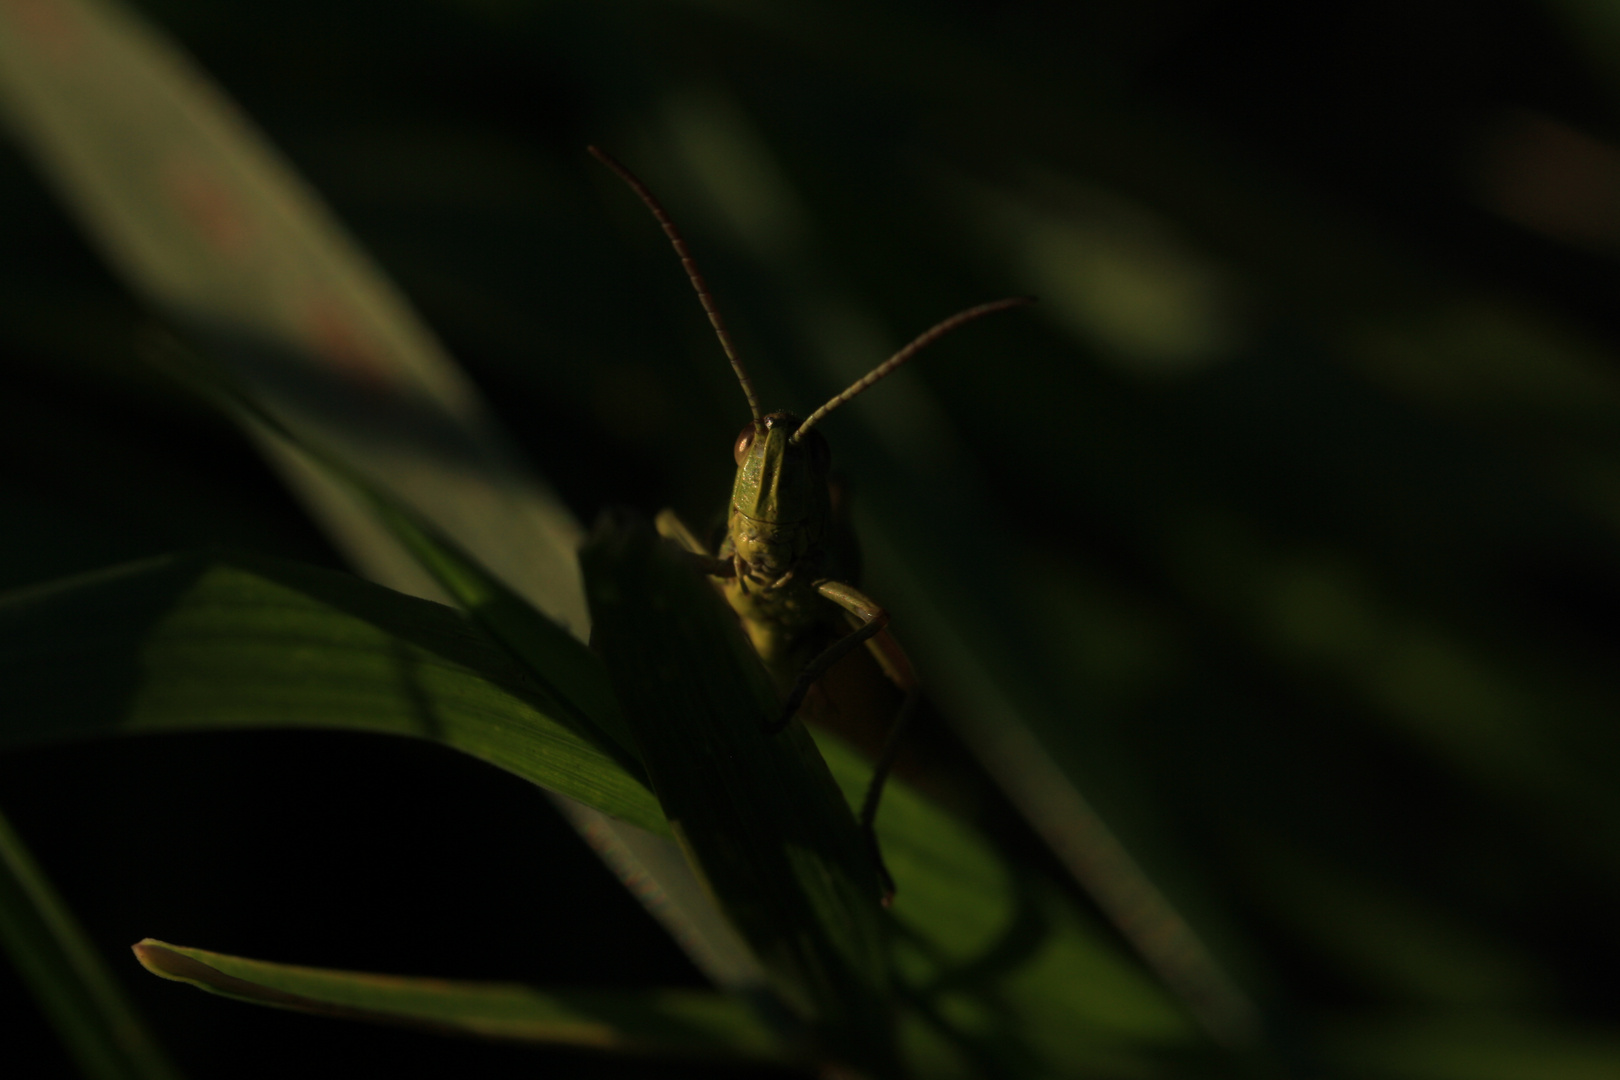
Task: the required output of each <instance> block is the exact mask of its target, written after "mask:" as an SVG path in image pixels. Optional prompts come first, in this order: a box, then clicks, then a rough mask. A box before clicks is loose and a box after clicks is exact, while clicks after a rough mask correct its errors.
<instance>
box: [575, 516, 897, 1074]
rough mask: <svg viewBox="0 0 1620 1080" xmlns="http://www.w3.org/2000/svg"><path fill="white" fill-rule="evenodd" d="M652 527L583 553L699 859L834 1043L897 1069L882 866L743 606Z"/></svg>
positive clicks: (653, 753) (787, 994)
mask: <svg viewBox="0 0 1620 1080" xmlns="http://www.w3.org/2000/svg"><path fill="white" fill-rule="evenodd" d="M682 555H683V553H681V552H678V551H676V550H675V549H674V548H673V547H671V546H670V545H667V544H665V543H664V542H663V541H661V540H660V539H659V538H658V537H657V535H656V534H655V533H654V532H653V530H652V528H651V526H650V525H648V524H647V523H646V522H636V523H621V522H613V521H604V523H603V525H602V527H601V528H600V529H599V530H598V532H597V534H596V535H594V536H593V537H592V539H591V541H590V542H589V543H588V544H587V545H586V547H585V549H584V551H583V552H582V553H581V561H582V564H583V566H584V569H585V576H586V582H587V588H588V592H589V596H590V601H591V613H592V615H593V617H594V620H595V625H596V632H595V642H596V646H597V648H599V649H600V650H601V652H602V655H603V657H604V658H605V659H606V661H607V665H608V670H609V671H610V672H612V674H613V684H614V689H615V690H616V692H617V693H618V694H619V697H620V700H621V701H622V703H623V705H624V709H625V716H626V718H627V719H628V721H629V723H630V725H631V728H632V730H633V731H634V732H635V737H636V741H637V743H638V745H639V746H640V748H641V754H642V759H643V761H644V762H645V764H646V766H647V772H648V775H649V776H651V777H652V781H653V787H654V790H656V791H657V792H658V798H659V801H660V803H662V804H663V806H664V812H665V813H666V814H667V815H668V816H669V820H670V825H671V827H672V828H673V829H674V831H675V835H676V838H677V839H678V840H679V841H680V843H681V846H682V847H683V848H684V849H685V850H686V852H687V857H688V858H689V859H690V860H691V861H692V864H693V866H694V867H695V868H696V869H697V870H698V872H699V874H700V876H701V877H702V879H703V880H704V881H705V882H706V883H707V884H708V887H709V888H710V889H711V890H712V891H713V893H714V895H715V897H716V898H717V899H718V900H719V902H720V905H721V907H722V908H723V909H724V910H725V911H726V913H727V915H728V916H729V917H730V919H731V921H732V922H733V924H734V925H735V926H736V927H737V929H738V930H739V931H740V932H741V933H742V935H743V937H744V938H745V939H746V940H747V941H748V942H749V944H750V945H752V946H753V948H754V951H755V952H756V953H757V954H758V955H759V957H760V959H761V961H763V963H764V964H765V967H766V969H767V970H768V971H769V972H770V973H771V975H772V976H773V980H772V985H773V986H774V987H775V989H776V990H777V992H778V993H779V994H781V996H782V997H783V998H784V999H785V1000H787V1001H788V1002H789V1003H790V1004H791V1005H792V1007H793V1008H794V1009H795V1010H796V1011H798V1012H799V1013H800V1015H802V1016H805V1017H806V1018H809V1019H813V1020H814V1021H815V1022H816V1023H817V1025H818V1028H819V1030H820V1031H821V1033H822V1035H823V1037H824V1038H825V1039H826V1040H827V1042H828V1044H829V1050H830V1052H831V1053H832V1054H834V1055H835V1056H836V1057H841V1058H845V1059H847V1060H849V1061H852V1062H854V1063H858V1064H860V1065H862V1066H864V1067H867V1068H874V1069H878V1070H879V1071H881V1072H883V1073H884V1074H892V1073H893V1072H895V1070H896V1066H895V1064H894V1056H893V1055H894V1049H893V1045H892V1040H893V1029H892V1023H893V1015H892V1008H891V1005H890V1002H889V997H888V981H889V973H888V967H887V963H886V957H885V955H884V946H883V933H882V920H881V910H880V908H879V905H878V895H879V891H880V890H879V885H878V879H877V872H876V867H875V866H874V864H873V862H872V859H871V856H870V853H869V852H868V851H867V850H866V847H865V845H864V844H863V843H862V841H861V836H860V833H859V830H858V829H857V827H856V825H855V818H854V815H853V814H852V813H851V811H850V808H849V804H848V803H847V802H846V801H845V800H844V798H843V796H842V794H841V793H840V791H839V790H838V788H837V786H836V785H835V784H834V783H833V780H832V777H831V776H830V775H829V774H828V772H827V766H826V764H825V763H824V762H823V761H822V759H821V755H820V753H819V752H818V751H817V750H816V747H815V744H814V743H813V742H812V741H811V740H810V737H809V735H808V733H807V732H806V731H805V729H804V727H803V726H802V725H801V724H798V723H793V724H790V725H789V727H788V728H787V729H786V730H785V731H784V732H782V733H780V734H776V735H768V734H766V732H765V728H766V727H767V726H768V725H769V724H770V722H771V720H772V718H773V717H774V715H775V713H776V712H777V710H778V709H779V705H778V698H777V695H776V691H775V689H774V688H773V686H772V684H771V682H770V679H769V676H767V675H766V673H765V670H764V668H763V667H762V666H761V664H760V662H759V658H758V656H756V655H755V654H754V651H753V648H752V646H751V645H749V643H748V640H747V638H746V637H744V636H743V633H742V629H741V627H740V626H739V625H738V624H737V620H736V618H735V616H734V615H733V614H732V613H731V611H730V610H729V609H728V608H727V607H726V606H725V605H724V603H723V602H722V601H721V600H720V598H719V596H717V595H716V594H715V592H714V590H713V588H711V587H710V585H709V583H708V582H707V581H706V580H705V579H703V578H702V577H701V576H699V574H698V573H697V572H696V571H695V570H693V569H692V568H691V567H690V566H689V565H688V564H687V563H686V562H684V561H683V559H682Z"/></svg>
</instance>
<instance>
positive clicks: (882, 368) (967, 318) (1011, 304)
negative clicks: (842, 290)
mask: <svg viewBox="0 0 1620 1080" xmlns="http://www.w3.org/2000/svg"><path fill="white" fill-rule="evenodd" d="M1034 302H1035V298H1034V297H1032V296H1009V297H1008V298H1007V299H1005V300H992V301H990V303H988V304H980V305H978V306H977V307H970V308H968V309H967V310H966V311H958V312H957V313H956V314H955V315H952V316H951V317H950V318H948V319H946V320H945V321H944V322H942V323H939V324H938V325H936V326H934V327H933V328H932V329H929V330H925V331H923V332H922V333H921V334H919V335H917V338H916V339H915V340H914V341H912V343H911V344H910V345H907V346H906V347H905V348H903V349H901V350H900V351H899V352H897V353H895V354H894V355H893V356H891V357H889V358H888V359H887V360H885V361H883V363H881V364H879V365H878V366H877V367H875V368H873V369H872V370H871V371H869V372H867V373H866V374H865V375H863V376H861V377H860V379H858V380H857V381H856V382H855V384H854V385H853V386H851V387H850V388H849V389H848V390H845V391H844V392H843V393H842V394H839V395H838V396H837V397H835V398H833V399H832V400H831V401H829V402H827V404H825V405H823V406H822V407H821V408H819V409H817V410H816V411H815V412H813V413H811V414H810V416H809V418H808V419H806V420H805V422H804V423H802V424H800V425H799V430H797V431H795V432H794V433H793V435H792V437H791V438H789V439H788V442H791V443H796V442H798V441H799V440H800V439H802V438H804V433H805V432H807V431H809V430H810V429H811V428H812V427H814V426H815V425H816V424H819V423H820V422H821V420H822V418H823V417H825V416H826V415H827V414H828V413H830V412H832V411H833V410H834V409H836V408H838V406H840V405H842V404H843V403H844V402H846V401H848V400H849V399H850V398H852V397H854V396H855V395H857V394H859V393H860V392H861V391H862V390H865V389H866V388H867V387H869V386H871V385H872V384H873V383H875V382H877V381H878V380H879V379H881V378H883V376H885V375H887V374H888V373H889V372H891V371H893V370H894V369H895V368H897V367H899V366H900V365H901V364H903V363H905V362H906V361H907V360H910V359H911V358H912V357H913V356H916V355H917V354H918V353H920V352H922V351H923V350H924V349H926V348H927V347H928V346H930V345H932V344H933V343H934V342H936V341H938V340H939V339H940V338H942V337H944V336H945V335H946V334H948V333H950V332H951V331H952V330H955V329H956V328H957V327H958V326H962V325H964V324H965V323H970V322H972V321H973V320H975V319H982V318H984V317H985V316H986V315H994V314H995V313H996V312H998V311H1006V310H1007V309H1008V308H1015V307H1023V306H1025V305H1026V304H1033V303H1034Z"/></svg>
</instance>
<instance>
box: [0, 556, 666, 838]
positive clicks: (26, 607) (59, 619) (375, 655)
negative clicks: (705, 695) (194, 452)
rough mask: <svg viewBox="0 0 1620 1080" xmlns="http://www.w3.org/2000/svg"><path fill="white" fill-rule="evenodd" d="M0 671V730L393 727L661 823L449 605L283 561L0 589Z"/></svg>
mask: <svg viewBox="0 0 1620 1080" xmlns="http://www.w3.org/2000/svg"><path fill="white" fill-rule="evenodd" d="M582 651H583V650H582ZM586 658H587V660H589V659H590V658H589V654H586ZM0 687H4V689H5V692H6V694H7V699H8V704H9V708H8V709H7V710H6V711H5V713H4V715H3V717H0V741H3V742H7V743H18V742H30V741H39V740H43V739H57V738H63V737H67V736H75V735H95V734H113V733H130V732H141V731H175V730H199V729H202V730H220V729H227V728H264V727H313V728H327V729H340V730H354V731H374V732H378V733H384V734H394V735H405V736H412V737H416V738H425V739H431V740H433V741H436V742H441V743H444V744H445V745H447V746H452V747H455V748H456V749H459V750H462V751H464V752H466V753H470V754H472V755H473V756H475V757H478V758H481V759H482V760H484V761H487V762H489V763H491V764H493V765H496V766H498V767H500V768H503V769H505V770H507V771H509V772H512V773H515V774H517V775H518V776H521V777H523V778H524V779H526V780H529V781H531V782H533V783H536V784H539V785H541V786H542V787H545V788H547V789H549V790H552V791H557V792H560V793H562V794H565V795H568V796H569V797H571V798H574V799H578V800H580V801H581V802H583V803H585V804H587V805H589V806H592V807H595V808H597V809H599V810H601V811H603V812H604V813H608V814H612V815H614V816H616V817H618V818H620V819H622V820H625V821H629V822H632V823H634V824H636V825H638V826H640V827H642V828H645V829H650V830H653V831H655V832H664V831H667V829H668V826H667V824H666V823H665V821H664V816H663V813H662V811H661V810H660V809H659V808H658V804H657V801H656V800H655V799H654V797H653V795H652V793H651V792H650V791H649V790H648V789H647V787H646V786H645V785H644V784H643V783H642V782H640V781H638V780H637V779H636V777H635V776H633V775H632V774H630V773H628V772H626V771H625V769H624V768H623V767H622V766H621V765H620V764H619V763H618V762H617V761H615V760H614V759H613V757H612V756H610V755H609V754H607V753H606V752H604V750H603V749H601V748H600V747H598V746H597V745H595V744H593V743H592V742H591V741H589V740H587V739H586V738H583V737H582V736H581V735H580V734H579V733H578V732H577V731H575V730H573V729H572V728H571V727H569V726H568V724H567V722H566V719H563V720H559V719H558V717H557V716H555V715H554V711H553V710H548V703H549V698H548V697H547V695H544V694H541V693H537V692H536V688H535V686H534V683H533V681H532V680H531V679H529V678H528V677H527V676H526V674H525V673H524V671H523V670H522V669H521V668H519V667H517V666H516V665H514V664H513V662H512V660H511V658H510V657H509V656H508V655H507V654H506V653H505V652H504V651H503V650H501V649H500V648H498V647H497V646H495V645H494V644H492V643H490V642H489V641H488V640H486V639H485V638H484V637H482V635H480V634H479V633H478V632H477V631H476V630H475V629H474V628H473V627H472V626H470V625H469V624H468V623H467V621H466V620H465V619H464V618H463V617H462V616H460V615H459V614H457V613H456V612H455V611H453V610H451V609H448V608H445V607H443V606H442V605H439V604H435V603H432V602H430V601H426V600H419V599H416V598H414V597H408V596H404V595H402V594H399V593H395V592H392V591H390V590H388V589H384V588H382V587H381V586H378V585H372V584H370V583H368V582H364V581H361V580H359V579H358V578H352V577H349V576H347V575H344V574H336V573H332V572H330V571H326V570H320V569H317V568H314V567H308V566H303V565H300V564H297V563H290V562H285V561H281V560H274V559H268V558H261V557H256V556H249V555H241V554H215V553H204V554H196V555H185V556H173V557H167V558H161V559H155V560H150V561H147V562H141V563H135V564H132V565H129V566H125V567H119V568H116V569H113V570H109V571H102V572H99V573H96V574H91V575H87V576H85V577H80V578H74V579H71V580H69V581H66V582H60V583H56V584H53V585H48V586H43V587H38V588H31V589H25V590H21V591H18V592H15V593H12V594H10V595H8V596H6V597H3V598H0Z"/></svg>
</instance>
